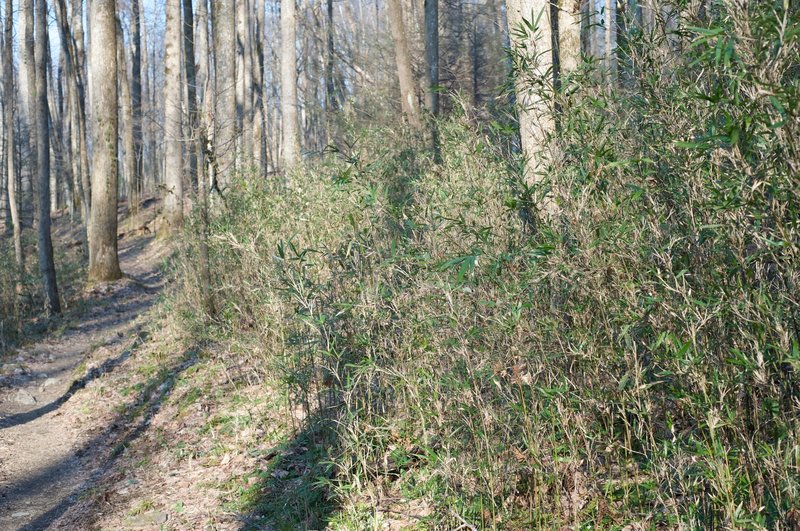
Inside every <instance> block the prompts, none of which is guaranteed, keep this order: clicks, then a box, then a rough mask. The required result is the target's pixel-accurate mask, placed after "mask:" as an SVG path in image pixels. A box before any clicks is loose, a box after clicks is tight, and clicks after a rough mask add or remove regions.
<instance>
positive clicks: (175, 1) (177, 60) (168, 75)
mask: <svg viewBox="0 0 800 531" xmlns="http://www.w3.org/2000/svg"><path fill="white" fill-rule="evenodd" d="M166 15H167V27H166V33H165V37H164V39H165V42H164V146H165V154H164V158H165V163H166V164H165V169H164V171H165V174H164V185H165V188H166V197H165V198H164V217H165V219H166V221H167V225H168V227H169V230H170V231H171V232H174V231H175V230H177V229H178V228H179V227H180V226H181V225H182V224H183V147H182V145H181V119H182V113H181V99H182V97H181V96H182V93H183V87H182V86H181V0H168V1H167V5H166Z"/></svg>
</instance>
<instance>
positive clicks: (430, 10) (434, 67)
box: [425, 0, 439, 116]
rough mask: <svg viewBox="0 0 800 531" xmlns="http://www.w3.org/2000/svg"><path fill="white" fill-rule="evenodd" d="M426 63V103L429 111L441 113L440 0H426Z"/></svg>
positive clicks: (436, 113)
mask: <svg viewBox="0 0 800 531" xmlns="http://www.w3.org/2000/svg"><path fill="white" fill-rule="evenodd" d="M425 65H426V67H427V73H428V76H427V81H428V90H427V92H426V93H425V105H426V106H427V107H428V111H429V112H430V113H431V114H432V115H434V116H437V115H438V114H439V0H425Z"/></svg>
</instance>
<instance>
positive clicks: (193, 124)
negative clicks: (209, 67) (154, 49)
mask: <svg viewBox="0 0 800 531" xmlns="http://www.w3.org/2000/svg"><path fill="white" fill-rule="evenodd" d="M183 67H184V72H185V73H186V95H187V101H186V103H187V105H186V106H187V110H188V115H189V140H188V142H187V156H188V157H189V182H190V183H191V184H192V186H196V185H197V159H198V154H197V150H198V148H199V146H200V143H199V141H198V138H197V135H198V133H199V127H198V123H199V120H198V118H199V117H198V115H197V75H196V73H195V72H196V71H195V64H194V14H193V13H192V0H183Z"/></svg>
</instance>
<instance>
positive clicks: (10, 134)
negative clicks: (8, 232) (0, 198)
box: [3, 0, 25, 311]
mask: <svg viewBox="0 0 800 531" xmlns="http://www.w3.org/2000/svg"><path fill="white" fill-rule="evenodd" d="M5 12H6V17H5V21H4V34H5V45H4V46H3V89H4V91H5V96H6V97H5V98H4V102H3V124H4V128H5V133H6V143H5V149H6V170H7V173H6V175H7V185H8V207H9V215H10V216H11V226H12V231H13V238H14V261H15V264H16V271H15V274H14V292H15V293H16V299H17V302H16V308H17V311H18V309H19V303H20V301H19V299H20V298H21V297H22V281H23V278H24V276H25V258H24V255H23V249H22V221H21V220H20V216H19V203H18V199H17V164H16V151H15V148H14V102H15V101H16V98H15V97H14V58H13V42H14V41H13V34H14V30H13V19H14V17H13V16H12V15H11V13H13V6H12V2H11V0H6V2H5Z"/></svg>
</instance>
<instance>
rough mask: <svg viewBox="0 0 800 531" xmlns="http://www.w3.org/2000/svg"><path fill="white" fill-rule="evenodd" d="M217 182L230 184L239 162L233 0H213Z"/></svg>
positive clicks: (225, 184) (219, 184)
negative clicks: (237, 159) (237, 151)
mask: <svg viewBox="0 0 800 531" xmlns="http://www.w3.org/2000/svg"><path fill="white" fill-rule="evenodd" d="M213 6H214V10H213V16H214V21H213V30H214V65H215V74H216V77H215V84H214V86H215V89H214V109H215V112H214V121H215V126H214V155H215V157H216V163H217V172H218V173H217V176H216V180H215V185H216V186H217V187H219V188H224V187H225V186H227V185H228V184H230V182H231V180H232V178H233V174H234V171H235V169H236V168H235V162H236V12H235V10H234V3H233V2H232V1H231V0H214V2H213Z"/></svg>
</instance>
